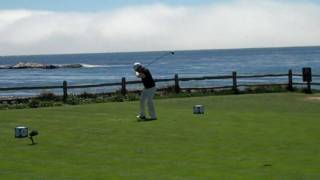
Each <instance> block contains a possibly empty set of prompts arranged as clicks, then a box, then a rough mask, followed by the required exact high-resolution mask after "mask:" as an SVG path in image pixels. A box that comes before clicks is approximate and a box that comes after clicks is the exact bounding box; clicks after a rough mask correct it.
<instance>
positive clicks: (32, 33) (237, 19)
mask: <svg viewBox="0 0 320 180" xmlns="http://www.w3.org/2000/svg"><path fill="white" fill-rule="evenodd" d="M319 19H320V5H319V4H312V3H309V4H308V3H292V2H289V1H281V2H279V1H235V2H232V3H230V2H229V3H219V4H211V5H207V6H169V5H164V4H153V5H145V6H143V5H141V6H131V7H125V8H121V9H116V10H113V11H107V12H101V11H100V12H54V11H37V10H1V11H0V55H19V54H56V53H87V52H121V51H153V50H178V49H180V50H182V49H222V48H246V47H275V46H306V45H320V33H319V32H318V31H319V29H320V21H319Z"/></svg>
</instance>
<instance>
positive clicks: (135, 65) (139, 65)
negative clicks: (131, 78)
mask: <svg viewBox="0 0 320 180" xmlns="http://www.w3.org/2000/svg"><path fill="white" fill-rule="evenodd" d="M141 67H143V66H142V64H141V63H139V62H135V63H134V64H133V69H134V70H135V71H138V69H139V68H141Z"/></svg>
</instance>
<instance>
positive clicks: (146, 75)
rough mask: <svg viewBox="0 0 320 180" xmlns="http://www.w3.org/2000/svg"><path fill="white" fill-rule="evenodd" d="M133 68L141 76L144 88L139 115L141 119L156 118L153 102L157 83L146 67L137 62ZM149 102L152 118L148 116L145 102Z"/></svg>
mask: <svg viewBox="0 0 320 180" xmlns="http://www.w3.org/2000/svg"><path fill="white" fill-rule="evenodd" d="M133 69H134V71H135V72H136V76H137V77H138V78H141V80H142V83H143V86H144V89H143V90H142V93H141V97H140V114H139V115H138V116H137V118H139V119H140V120H156V119H157V115H156V112H155V107H154V103H153V97H154V94H155V92H156V87H155V86H156V84H155V82H154V80H153V78H152V75H151V73H150V71H149V69H147V68H146V67H144V66H143V65H142V64H140V63H138V62H136V63H134V64H133ZM146 102H147V106H148V111H149V115H150V118H148V119H147V118H146V114H145V104H146Z"/></svg>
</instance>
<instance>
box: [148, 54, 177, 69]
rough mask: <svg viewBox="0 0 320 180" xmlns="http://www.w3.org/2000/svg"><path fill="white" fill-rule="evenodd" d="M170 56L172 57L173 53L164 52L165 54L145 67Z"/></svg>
mask: <svg viewBox="0 0 320 180" xmlns="http://www.w3.org/2000/svg"><path fill="white" fill-rule="evenodd" d="M171 54H172V55H173V54H174V52H166V53H164V54H163V55H161V56H159V57H157V58H155V59H154V60H153V61H151V62H150V63H149V64H147V66H150V65H151V64H153V63H155V62H157V61H158V60H160V59H162V58H164V57H166V56H168V55H171Z"/></svg>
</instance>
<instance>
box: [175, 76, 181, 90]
mask: <svg viewBox="0 0 320 180" xmlns="http://www.w3.org/2000/svg"><path fill="white" fill-rule="evenodd" d="M174 90H175V92H176V93H177V94H178V93H180V85H179V76H178V74H175V75H174Z"/></svg>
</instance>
